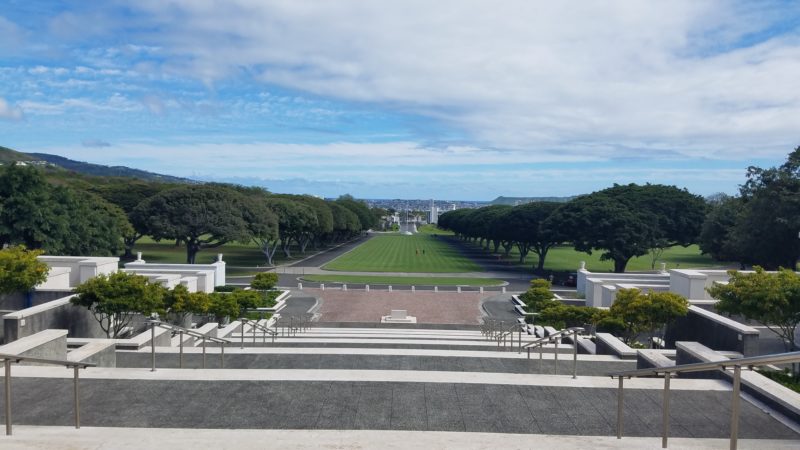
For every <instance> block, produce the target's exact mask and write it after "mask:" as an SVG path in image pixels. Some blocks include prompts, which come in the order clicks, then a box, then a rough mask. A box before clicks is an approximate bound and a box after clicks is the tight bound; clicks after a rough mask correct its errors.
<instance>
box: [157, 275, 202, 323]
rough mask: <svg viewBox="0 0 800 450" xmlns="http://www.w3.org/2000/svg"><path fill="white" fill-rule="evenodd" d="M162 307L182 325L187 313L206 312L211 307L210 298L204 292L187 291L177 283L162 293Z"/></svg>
mask: <svg viewBox="0 0 800 450" xmlns="http://www.w3.org/2000/svg"><path fill="white" fill-rule="evenodd" d="M164 307H165V309H166V311H167V314H171V315H173V316H175V319H176V320H175V322H176V323H177V324H178V325H181V326H183V323H184V320H185V318H186V316H188V315H189V314H207V313H208V311H209V309H210V308H211V299H210V298H209V296H208V294H206V293H205V292H189V289H188V288H187V287H186V286H184V285H182V284H179V285H177V286H175V287H174V288H172V290H169V291H167V292H166V293H165V295H164Z"/></svg>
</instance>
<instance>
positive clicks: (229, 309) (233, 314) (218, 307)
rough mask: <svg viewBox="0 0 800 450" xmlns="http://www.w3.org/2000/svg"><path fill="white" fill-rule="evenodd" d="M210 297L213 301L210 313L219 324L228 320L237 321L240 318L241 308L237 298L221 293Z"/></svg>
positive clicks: (215, 293)
mask: <svg viewBox="0 0 800 450" xmlns="http://www.w3.org/2000/svg"><path fill="white" fill-rule="evenodd" d="M209 297H210V299H211V305H210V307H209V309H208V312H209V313H211V314H213V315H214V316H215V317H216V319H217V322H219V323H223V322H225V319H226V318H229V319H235V318H237V317H239V315H240V313H241V308H240V306H239V303H238V302H237V301H236V297H234V296H232V295H231V294H223V293H220V292H214V293H213V294H211V295H209Z"/></svg>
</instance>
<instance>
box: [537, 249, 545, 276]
mask: <svg viewBox="0 0 800 450" xmlns="http://www.w3.org/2000/svg"><path fill="white" fill-rule="evenodd" d="M537 255H539V263H538V264H537V266H536V271H538V272H540V273H541V272H543V271H544V258H545V257H546V256H547V251H544V252H539V253H537Z"/></svg>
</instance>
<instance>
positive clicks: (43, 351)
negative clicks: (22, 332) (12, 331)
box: [0, 329, 67, 360]
mask: <svg viewBox="0 0 800 450" xmlns="http://www.w3.org/2000/svg"><path fill="white" fill-rule="evenodd" d="M0 353H7V354H10V355H18V356H30V357H32V358H44V359H61V360H64V359H66V358H67V330H55V329H51V330H44V331H40V332H38V333H35V334H32V335H30V336H25V337H23V338H20V339H17V340H16V341H14V342H12V343H10V344H6V345H3V346H0Z"/></svg>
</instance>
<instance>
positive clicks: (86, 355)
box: [67, 339, 117, 367]
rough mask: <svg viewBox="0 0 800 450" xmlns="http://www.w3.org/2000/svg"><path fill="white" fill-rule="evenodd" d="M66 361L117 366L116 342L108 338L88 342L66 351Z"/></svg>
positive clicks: (99, 365) (98, 365)
mask: <svg viewBox="0 0 800 450" xmlns="http://www.w3.org/2000/svg"><path fill="white" fill-rule="evenodd" d="M67 361H74V362H85V363H92V364H95V365H96V366H97V367H117V352H116V344H115V343H114V341H112V340H110V339H109V340H106V341H98V342H90V343H88V344H86V345H83V346H81V347H78V348H76V349H75V350H72V351H70V352H69V353H67Z"/></svg>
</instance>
